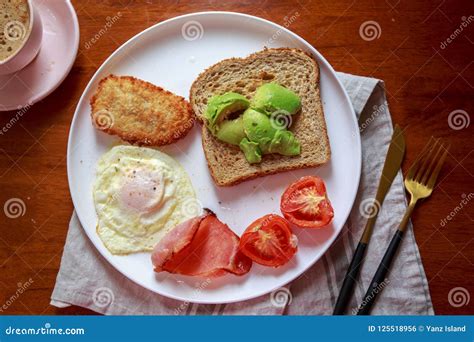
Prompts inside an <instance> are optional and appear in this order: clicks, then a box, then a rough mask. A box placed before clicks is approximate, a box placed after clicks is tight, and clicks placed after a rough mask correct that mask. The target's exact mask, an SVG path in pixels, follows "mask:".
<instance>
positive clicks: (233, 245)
mask: <svg viewBox="0 0 474 342" xmlns="http://www.w3.org/2000/svg"><path fill="white" fill-rule="evenodd" d="M239 241H240V239H239V237H238V236H237V235H236V234H235V233H234V232H233V231H232V230H231V229H230V228H229V227H228V226H227V225H226V224H224V223H222V222H221V221H219V219H218V218H217V217H216V215H215V214H214V213H213V212H212V211H210V210H207V209H206V212H205V214H204V215H202V216H198V217H194V218H192V219H190V220H188V221H186V222H183V223H181V224H179V225H177V226H176V227H175V228H173V229H172V230H171V231H170V232H169V233H168V234H166V235H165V236H164V237H163V239H161V241H160V242H158V244H157V245H156V246H155V248H154V249H153V253H152V255H151V260H152V263H153V266H154V268H155V272H164V271H166V272H169V273H177V274H184V275H190V276H203V277H218V276H222V275H225V274H227V273H233V274H236V275H243V274H246V273H247V272H249V271H250V267H251V266H252V261H251V260H250V259H249V258H248V257H246V256H245V255H243V254H242V253H241V252H240V251H239Z"/></svg>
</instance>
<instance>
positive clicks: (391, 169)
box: [333, 125, 405, 315]
mask: <svg viewBox="0 0 474 342" xmlns="http://www.w3.org/2000/svg"><path fill="white" fill-rule="evenodd" d="M404 154H405V139H404V137H403V132H402V130H401V128H400V127H399V126H398V125H395V129H394V132H393V135H392V141H391V142H390V146H389V147H388V152H387V156H386V158H385V163H384V166H383V170H382V175H381V177H380V182H379V187H378V189H377V195H376V196H375V199H374V202H373V203H372V205H371V206H370V207H369V210H368V213H367V214H368V216H369V217H368V220H367V223H366V225H365V229H364V232H363V233H362V237H361V239H360V241H359V244H358V245H357V248H356V250H355V252H354V256H353V257H352V261H351V263H350V265H349V269H348V270H347V273H346V275H345V277H344V281H343V283H342V287H341V290H340V291H339V296H338V298H337V301H336V305H335V307H334V312H333V315H343V314H344V312H345V310H346V307H347V304H348V303H349V301H350V299H351V296H352V293H353V289H354V284H355V282H356V280H357V278H358V275H359V271H360V266H361V265H362V262H363V260H364V256H365V250H366V249H367V245H368V244H369V241H370V237H371V236H372V231H373V227H374V224H375V220H376V219H377V216H378V213H379V211H380V208H381V206H382V203H383V201H384V199H385V195H386V194H387V192H388V189H390V186H391V185H392V182H393V179H394V178H395V176H396V175H397V172H398V170H399V169H400V166H401V165H402V160H403V156H404ZM365 211H366V210H364V212H365Z"/></svg>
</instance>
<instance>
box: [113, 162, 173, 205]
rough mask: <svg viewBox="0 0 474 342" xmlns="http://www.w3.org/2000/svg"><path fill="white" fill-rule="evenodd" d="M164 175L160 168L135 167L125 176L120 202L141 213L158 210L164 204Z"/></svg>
mask: <svg viewBox="0 0 474 342" xmlns="http://www.w3.org/2000/svg"><path fill="white" fill-rule="evenodd" d="M163 195H164V177H163V173H161V172H160V171H159V170H153V171H150V170H144V169H135V170H133V171H132V172H131V173H129V174H127V175H126V177H125V182H124V184H123V186H122V187H121V189H120V194H119V197H120V202H121V204H122V205H123V206H124V207H125V208H127V209H131V210H134V211H137V212H140V213H150V212H155V211H157V210H158V209H159V208H160V207H161V206H162V204H163Z"/></svg>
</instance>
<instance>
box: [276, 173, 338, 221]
mask: <svg viewBox="0 0 474 342" xmlns="http://www.w3.org/2000/svg"><path fill="white" fill-rule="evenodd" d="M280 209H281V212H282V213H283V216H285V218H286V219H287V220H288V221H290V222H291V223H293V224H294V225H296V226H298V227H302V228H321V227H324V226H326V225H328V224H329V223H330V222H331V221H332V219H333V217H334V210H333V208H332V206H331V202H330V201H329V199H328V196H327V193H326V186H325V185H324V182H323V180H322V179H321V178H319V177H316V176H306V177H302V178H300V179H299V180H298V181H296V182H294V183H292V184H290V186H289V187H288V188H287V189H286V190H285V192H284V193H283V195H282V196H281V202H280Z"/></svg>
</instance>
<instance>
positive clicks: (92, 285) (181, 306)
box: [51, 73, 434, 315]
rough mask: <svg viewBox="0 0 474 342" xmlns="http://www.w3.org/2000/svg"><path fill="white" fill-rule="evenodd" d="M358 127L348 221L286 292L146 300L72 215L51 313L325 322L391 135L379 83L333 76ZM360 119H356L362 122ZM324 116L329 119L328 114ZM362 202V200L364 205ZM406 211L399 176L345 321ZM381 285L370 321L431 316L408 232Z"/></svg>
mask: <svg viewBox="0 0 474 342" xmlns="http://www.w3.org/2000/svg"><path fill="white" fill-rule="evenodd" d="M338 77H339V78H340V80H341V81H342V83H343V85H344V87H345V89H346V91H347V92H348V94H349V96H350V98H351V101H352V104H353V106H354V109H355V112H356V113H357V115H358V116H361V117H362V119H361V120H359V124H360V126H361V138H362V157H363V162H362V176H361V181H360V186H359V191H358V196H357V198H356V201H355V203H354V207H353V209H352V212H351V214H350V217H349V219H348V221H347V223H346V225H345V226H344V228H343V230H342V232H341V233H340V235H339V237H338V239H337V240H336V241H335V243H334V244H333V245H332V246H331V248H330V249H329V250H328V251H327V252H326V253H325V255H324V256H323V257H322V258H321V259H320V260H319V261H318V262H317V263H316V264H315V265H313V266H312V267H311V268H310V269H309V270H308V271H307V272H305V273H304V274H303V275H302V276H301V277H299V278H298V279H296V280H294V281H293V282H292V283H291V284H289V285H288V286H286V287H285V288H281V289H280V290H279V291H276V292H274V293H272V294H268V295H265V296H261V297H259V298H256V299H253V300H249V301H245V302H239V303H233V304H220V305H207V304H206V305H204V304H193V303H187V302H181V301H177V300H173V299H168V298H166V297H163V296H160V295H158V294H155V293H153V292H150V291H148V290H146V289H144V288H142V287H140V286H138V285H136V284H135V283H133V282H132V281H130V280H128V279H127V278H125V277H124V276H123V275H122V274H121V273H119V272H118V271H116V270H115V269H114V268H113V267H112V266H111V265H110V264H109V263H108V262H107V261H106V260H105V259H104V258H103V257H102V256H101V255H100V254H99V253H98V252H97V250H96V249H95V247H94V246H93V245H92V243H91V242H90V241H89V239H88V237H87V236H86V234H85V232H84V230H83V229H82V227H81V224H80V222H79V220H78V218H77V216H76V214H73V216H72V218H71V222H70V225H69V232H68V235H67V239H66V245H65V247H64V252H63V256H62V260H61V266H60V270H59V273H58V277H57V279H56V285H55V288H54V291H53V294H52V296H51V304H52V305H54V306H57V307H66V306H69V305H78V306H82V307H85V308H88V309H91V310H94V311H97V312H100V313H103V314H112V315H124V314H126V315H143V314H145V315H176V314H181V315H194V314H208V315H281V314H288V315H323V314H331V313H332V309H333V307H334V304H335V301H336V298H337V295H338V292H339V288H340V286H341V284H342V280H343V278H344V275H345V272H346V270H347V267H348V265H349V263H350V260H351V258H352V255H353V253H354V250H355V247H356V246H357V243H358V241H359V238H360V235H361V232H362V230H363V229H364V226H365V222H366V220H367V218H366V217H365V216H364V215H363V214H362V213H361V210H360V208H361V205H362V207H363V206H364V203H366V202H367V201H369V199H373V198H374V197H375V194H376V191H377V185H378V179H379V177H380V175H381V172H382V167H383V163H384V160H385V155H386V152H387V149H388V145H389V143H390V139H391V135H392V132H393V129H392V121H391V118H390V113H389V110H388V106H387V102H386V98H385V90H384V83H383V82H382V81H380V80H377V79H373V78H366V77H360V76H353V75H349V74H344V73H338ZM361 114H362V115H361ZM328 115H330V113H328ZM364 200H367V201H366V202H364ZM405 208H406V198H405V192H404V188H403V178H402V173H401V172H399V173H398V175H397V176H396V178H395V180H394V181H393V184H392V187H391V189H390V191H389V192H388V194H387V197H386V198H385V202H384V203H383V206H382V210H381V212H380V213H379V217H378V219H377V222H376V225H375V228H374V233H373V236H372V239H371V241H370V245H369V248H368V250H367V256H368V257H367V258H366V260H365V262H364V264H363V266H362V269H361V274H360V279H359V281H358V283H357V285H356V287H355V291H354V295H353V298H352V301H351V303H350V305H349V309H348V313H349V314H353V313H354V310H356V308H357V306H358V304H360V302H361V300H362V298H363V296H364V294H365V291H366V289H367V287H368V285H369V283H370V281H371V279H372V276H373V275H374V272H375V270H376V268H377V266H378V264H379V262H380V260H381V258H382V256H383V253H384V252H385V250H386V248H387V246H388V244H389V241H390V239H391V237H392V235H393V233H394V232H395V230H396V229H397V227H398V224H399V222H400V220H401V218H402V216H403V213H404V211H405ZM388 280H389V281H388V282H387V283H388V284H387V286H386V287H385V288H384V289H383V291H382V292H381V293H380V294H379V298H378V300H377V302H376V304H375V306H374V309H373V311H372V314H379V315H388V314H393V315H395V314H397V315H425V314H429V315H432V314H433V313H434V312H433V306H432V303H431V298H430V294H429V289H428V282H427V280H426V275H425V272H424V270H423V265H422V263H421V259H420V254H419V251H418V247H417V245H416V242H415V238H414V234H413V228H412V226H411V224H410V225H409V227H408V231H407V233H406V235H405V237H404V240H403V242H402V245H401V247H400V250H399V253H398V256H397V258H396V260H395V261H394V263H393V265H392V269H391V272H390V275H389V277H388Z"/></svg>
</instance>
